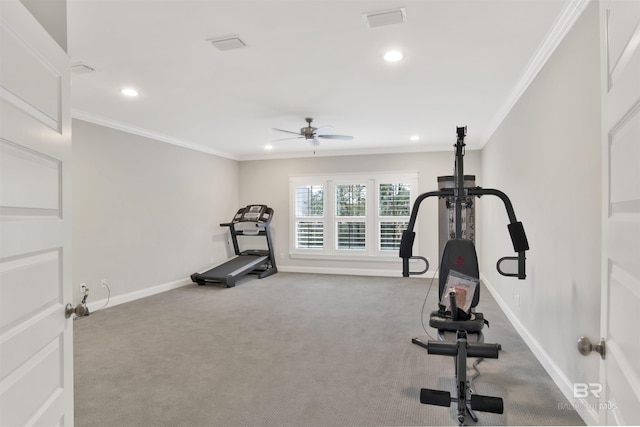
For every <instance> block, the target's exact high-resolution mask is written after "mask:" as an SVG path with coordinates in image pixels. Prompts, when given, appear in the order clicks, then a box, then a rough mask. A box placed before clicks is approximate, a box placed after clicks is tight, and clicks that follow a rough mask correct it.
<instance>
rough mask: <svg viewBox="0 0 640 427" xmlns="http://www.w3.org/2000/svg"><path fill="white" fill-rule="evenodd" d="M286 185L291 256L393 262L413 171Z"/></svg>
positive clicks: (412, 194)
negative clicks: (378, 258)
mask: <svg viewBox="0 0 640 427" xmlns="http://www.w3.org/2000/svg"><path fill="white" fill-rule="evenodd" d="M290 183H291V201H292V203H291V209H292V217H293V218H294V221H292V230H291V236H292V238H291V250H290V252H291V254H292V255H294V256H295V255H300V256H305V257H309V256H310V257H316V256H318V257H337V258H339V259H344V258H343V257H345V256H347V257H353V258H354V259H355V258H357V257H366V259H370V257H372V256H374V257H385V258H386V259H391V258H393V259H394V260H395V259H397V256H398V250H399V249H400V239H401V237H402V231H403V230H405V229H406V228H407V225H408V223H409V216H410V214H411V201H412V200H414V199H415V198H416V196H417V194H418V191H417V190H418V188H417V187H418V174H417V172H403V173H372V174H339V175H333V176H309V177H304V176H298V177H291V179H290ZM363 259H364V258H363Z"/></svg>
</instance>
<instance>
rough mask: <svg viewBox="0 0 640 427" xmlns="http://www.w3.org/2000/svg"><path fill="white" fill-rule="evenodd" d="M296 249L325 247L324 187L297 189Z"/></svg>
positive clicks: (310, 186)
mask: <svg viewBox="0 0 640 427" xmlns="http://www.w3.org/2000/svg"><path fill="white" fill-rule="evenodd" d="M295 197H296V200H295V209H296V212H295V213H296V248H299V249H322V248H323V247H324V221H323V220H322V219H323V217H324V186H322V185H301V186H298V187H296V195H295Z"/></svg>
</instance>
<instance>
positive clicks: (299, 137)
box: [271, 136, 304, 142]
mask: <svg viewBox="0 0 640 427" xmlns="http://www.w3.org/2000/svg"><path fill="white" fill-rule="evenodd" d="M302 138H304V137H303V136H292V137H291V138H280V139H272V140H271V142H276V141H286V140H288V139H302Z"/></svg>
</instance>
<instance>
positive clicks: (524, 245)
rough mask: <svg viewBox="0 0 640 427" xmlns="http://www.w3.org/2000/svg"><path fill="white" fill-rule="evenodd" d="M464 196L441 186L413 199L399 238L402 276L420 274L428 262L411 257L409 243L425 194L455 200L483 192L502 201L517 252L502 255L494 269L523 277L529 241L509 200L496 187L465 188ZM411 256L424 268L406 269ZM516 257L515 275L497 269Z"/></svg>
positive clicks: (412, 237)
mask: <svg viewBox="0 0 640 427" xmlns="http://www.w3.org/2000/svg"><path fill="white" fill-rule="evenodd" d="M464 192H465V193H466V194H465V195H458V196H456V194H455V193H456V189H455V188H449V189H442V190H439V191H430V192H427V193H423V194H421V195H420V196H418V198H417V199H416V201H415V203H414V204H413V209H412V210H411V217H410V218H409V224H408V225H407V229H406V230H404V231H403V232H402V239H401V240H400V258H402V276H403V277H409V275H417V274H423V273H425V272H426V271H427V270H428V269H429V264H428V263H427V260H426V259H425V258H424V257H421V256H414V255H413V242H414V240H415V237H416V233H415V232H414V231H413V229H414V227H415V223H416V219H417V217H418V211H419V210H420V204H421V203H422V202H423V201H424V200H425V199H427V198H429V197H454V196H455V197H456V199H461V198H466V197H481V196H485V195H490V196H496V197H498V198H500V199H501V200H502V202H503V203H504V206H505V209H506V211H507V216H508V217H509V224H508V226H507V228H508V230H509V235H510V236H511V243H512V244H513V250H514V252H517V253H518V256H517V257H503V258H500V260H499V261H498V272H499V273H500V274H502V275H503V276H514V277H518V279H520V280H523V279H525V278H526V277H527V276H526V257H525V251H527V250H529V243H528V241H527V235H526V233H525V231H524V227H523V225H522V222H520V221H518V220H517V218H516V214H515V211H514V209H513V205H512V204H511V200H510V199H509V197H507V195H506V194H504V193H503V192H502V191H500V190H496V189H493V188H482V187H475V188H465V189H464ZM411 259H420V260H422V261H424V262H425V264H426V268H425V269H424V270H423V271H420V272H415V271H410V269H409V260H411ZM513 260H517V262H518V271H517V273H516V274H512V273H505V272H504V270H502V269H501V268H500V266H501V263H502V262H505V261H513Z"/></svg>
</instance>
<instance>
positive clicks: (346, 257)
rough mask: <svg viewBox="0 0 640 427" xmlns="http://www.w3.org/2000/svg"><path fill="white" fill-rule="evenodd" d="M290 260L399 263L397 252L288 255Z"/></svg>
mask: <svg viewBox="0 0 640 427" xmlns="http://www.w3.org/2000/svg"><path fill="white" fill-rule="evenodd" d="M289 258H291V259H318V260H325V261H369V262H400V257H399V256H398V252H395V251H394V252H393V254H389V255H364V254H348V253H345V254H320V253H318V254H314V253H299V252H295V253H289Z"/></svg>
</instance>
